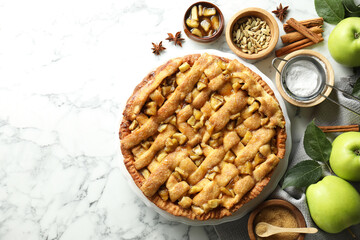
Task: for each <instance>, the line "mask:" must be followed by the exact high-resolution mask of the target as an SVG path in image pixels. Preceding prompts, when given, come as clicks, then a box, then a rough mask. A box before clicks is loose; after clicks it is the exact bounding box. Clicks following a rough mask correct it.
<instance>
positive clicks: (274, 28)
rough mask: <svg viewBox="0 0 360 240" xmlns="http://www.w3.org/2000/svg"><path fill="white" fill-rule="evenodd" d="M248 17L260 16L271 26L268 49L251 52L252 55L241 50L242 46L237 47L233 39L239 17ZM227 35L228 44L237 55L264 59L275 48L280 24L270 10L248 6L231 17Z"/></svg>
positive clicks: (250, 58)
mask: <svg viewBox="0 0 360 240" xmlns="http://www.w3.org/2000/svg"><path fill="white" fill-rule="evenodd" d="M247 17H258V18H260V19H261V20H264V21H266V23H267V24H268V25H269V28H270V31H271V34H270V36H271V40H270V43H269V46H268V47H267V48H266V49H264V50H262V51H260V52H258V53H254V54H251V55H250V54H248V53H244V52H243V51H241V50H240V48H239V47H237V46H236V45H235V43H234V42H233V40H232V39H233V37H232V32H233V27H234V25H235V23H236V22H237V21H238V20H239V19H241V18H247ZM225 36H226V42H227V44H228V45H229V47H230V49H231V50H232V51H233V52H234V53H235V54H236V55H238V56H239V57H241V58H245V59H249V60H258V59H262V58H264V57H266V56H267V55H269V54H270V53H271V52H272V51H273V50H274V49H275V46H276V44H277V42H278V40H279V27H278V24H277V22H276V20H275V18H274V17H273V16H272V15H271V14H270V13H269V12H267V11H265V10H264V9H261V8H246V9H243V10H241V11H240V12H237V13H236V14H235V15H234V16H233V17H232V18H231V19H230V21H229V22H228V23H227V25H226V30H225Z"/></svg>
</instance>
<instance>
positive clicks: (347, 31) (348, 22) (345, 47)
mask: <svg viewBox="0 0 360 240" xmlns="http://www.w3.org/2000/svg"><path fill="white" fill-rule="evenodd" d="M328 48H329V51H330V54H331V56H332V57H333V58H334V59H335V60H336V61H337V62H338V63H340V64H343V65H345V66H348V67H357V66H360V57H359V56H360V17H349V18H345V19H344V20H342V21H341V22H339V23H338V25H336V27H335V28H334V29H333V30H332V32H331V33H330V36H329V40H328Z"/></svg>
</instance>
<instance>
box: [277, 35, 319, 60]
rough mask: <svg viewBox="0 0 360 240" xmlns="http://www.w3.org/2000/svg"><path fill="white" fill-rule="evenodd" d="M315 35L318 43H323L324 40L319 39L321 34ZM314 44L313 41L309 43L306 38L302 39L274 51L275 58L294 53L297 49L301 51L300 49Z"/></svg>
mask: <svg viewBox="0 0 360 240" xmlns="http://www.w3.org/2000/svg"><path fill="white" fill-rule="evenodd" d="M317 35H318V37H320V42H321V41H324V38H322V37H321V34H317ZM314 44H315V43H314V42H313V41H311V40H310V39H308V38H305V39H302V40H300V41H297V42H294V43H291V44H289V45H287V46H285V47H282V48H280V49H278V50H276V51H275V55H276V57H280V56H283V55H285V54H288V53H291V52H294V51H296V50H299V49H302V48H305V47H308V46H311V45H314Z"/></svg>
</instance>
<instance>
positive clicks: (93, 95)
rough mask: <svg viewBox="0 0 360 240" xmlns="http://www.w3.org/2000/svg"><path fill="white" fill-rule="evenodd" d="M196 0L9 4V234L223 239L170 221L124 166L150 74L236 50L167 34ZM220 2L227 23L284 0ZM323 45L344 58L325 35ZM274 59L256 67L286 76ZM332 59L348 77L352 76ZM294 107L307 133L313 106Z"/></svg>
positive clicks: (0, 18)
mask: <svg viewBox="0 0 360 240" xmlns="http://www.w3.org/2000/svg"><path fill="white" fill-rule="evenodd" d="M192 2H193V1H189V0H186V1H161V0H156V1H155V0H151V1H150V0H141V1H140V0H139V1H138V0H137V1H124V0H121V1H115V0H105V1H99V0H91V1H85V0H79V1H70V0H65V1H60V0H54V1H46V0H34V1H24V0H15V1H13V0H3V1H1V3H0V186H1V187H0V223H1V224H0V239H5V240H16V239H29V240H32V239H34V240H35V239H44V240H45V239H46V240H55V239H57V240H60V239H61V240H66V239H164V240H170V239H197V240H198V239H199V240H201V239H211V240H213V239H214V240H215V239H217V235H216V233H215V232H214V230H213V228H212V227H211V226H208V227H191V226H186V225H184V224H181V223H174V222H169V221H167V220H165V219H164V218H162V217H161V216H159V215H158V214H157V213H155V212H154V211H153V210H152V209H150V208H148V207H146V206H145V204H144V203H142V202H141V200H140V199H138V198H137V197H136V195H135V194H134V193H133V192H132V191H131V189H130V188H129V186H128V185H127V183H126V181H125V179H124V177H123V176H122V174H121V173H120V171H119V162H120V161H121V160H122V157H121V154H120V150H119V140H118V128H119V124H120V121H121V113H122V110H123V107H124V105H125V102H126V100H127V98H128V97H129V96H130V94H131V91H132V89H134V87H135V86H136V84H137V83H138V82H140V80H141V79H142V78H143V77H144V76H145V75H146V73H148V72H149V71H150V70H152V69H153V68H154V67H156V66H158V65H160V64H162V63H164V62H165V61H166V60H167V59H169V58H171V57H175V56H181V55H183V54H184V52H191V51H195V50H198V49H207V48H211V49H217V50H220V51H224V52H230V49H229V48H228V46H227V45H226V41H225V36H222V37H221V38H220V39H219V40H218V41H217V42H216V43H213V44H210V45H203V44H199V43H195V42H192V41H191V40H190V39H188V38H186V36H185V35H183V36H184V37H185V42H184V44H183V48H180V47H179V46H174V45H173V44H171V43H169V42H167V41H166V40H165V38H166V37H167V34H166V33H168V32H171V33H175V32H177V31H180V30H182V22H181V20H182V17H183V14H184V11H185V9H186V8H187V6H189V5H190V4H191V3H192ZM214 2H215V3H216V4H217V5H218V6H219V7H220V9H221V10H222V11H223V14H224V15H225V19H226V21H227V20H229V19H230V17H231V16H232V15H233V14H234V13H235V12H237V11H239V10H241V9H242V8H245V7H250V6H257V7H262V8H264V9H266V10H268V11H271V10H273V9H274V8H275V7H276V6H277V5H278V4H279V1H274V0H272V1H261V0H255V1H251V0H241V1H214ZM286 4H289V5H290V9H291V10H290V14H291V16H292V17H295V18H299V19H306V18H311V17H315V16H316V15H315V12H314V8H313V1H310V0H306V1H292V2H289V3H286ZM279 24H280V22H279ZM331 28H332V26H330V25H326V26H325V33H324V34H325V36H327V35H328V34H329V33H330V30H331ZM160 41H163V43H164V46H165V47H166V48H167V49H166V51H165V52H164V53H163V54H161V55H160V56H155V55H153V54H152V53H151V49H150V48H151V47H152V46H151V42H160ZM279 44H280V43H279ZM317 50H318V51H320V52H321V53H323V54H324V55H325V56H326V57H328V58H329V59H330V60H332V59H331V57H329V53H328V51H327V48H326V46H325V44H322V45H320V46H318V48H317ZM271 59H272V58H271V57H269V58H267V59H264V60H262V61H259V62H256V63H255V65H256V66H257V67H258V68H259V69H260V70H261V71H263V72H264V74H265V75H267V76H268V77H269V78H270V79H274V76H275V71H274V70H273V69H272V67H270V62H271ZM332 64H333V66H334V68H335V70H336V71H335V73H336V77H340V76H344V75H346V74H348V73H349V70H348V69H344V68H342V67H340V66H339V65H337V64H336V63H334V62H333V61H332ZM288 111H289V113H290V117H291V118H292V123H293V129H292V132H293V136H295V138H294V141H299V139H300V137H301V134H302V130H303V127H304V124H306V123H307V122H308V121H309V119H311V110H308V109H296V108H294V107H292V106H288Z"/></svg>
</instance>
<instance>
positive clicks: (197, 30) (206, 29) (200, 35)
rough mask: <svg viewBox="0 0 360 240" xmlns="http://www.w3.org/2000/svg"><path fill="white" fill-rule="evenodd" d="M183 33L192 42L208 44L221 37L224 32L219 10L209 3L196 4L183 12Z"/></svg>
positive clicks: (221, 15) (222, 17)
mask: <svg viewBox="0 0 360 240" xmlns="http://www.w3.org/2000/svg"><path fill="white" fill-rule="evenodd" d="M183 25H184V32H185V34H186V35H187V36H188V37H189V38H190V39H192V40H194V41H197V42H201V43H210V42H213V41H215V40H216V39H218V38H219V37H220V36H221V33H222V32H223V30H224V25H225V24H224V16H223V14H222V13H221V11H220V9H219V8H218V7H217V6H216V5H215V4H213V3H210V2H204V1H202V2H196V3H194V4H192V5H191V6H190V7H189V8H188V9H187V10H186V12H185V15H184V20H183Z"/></svg>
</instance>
